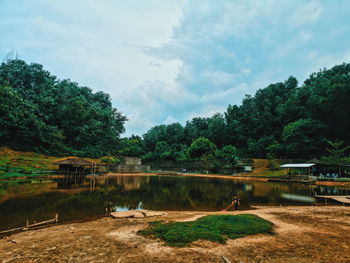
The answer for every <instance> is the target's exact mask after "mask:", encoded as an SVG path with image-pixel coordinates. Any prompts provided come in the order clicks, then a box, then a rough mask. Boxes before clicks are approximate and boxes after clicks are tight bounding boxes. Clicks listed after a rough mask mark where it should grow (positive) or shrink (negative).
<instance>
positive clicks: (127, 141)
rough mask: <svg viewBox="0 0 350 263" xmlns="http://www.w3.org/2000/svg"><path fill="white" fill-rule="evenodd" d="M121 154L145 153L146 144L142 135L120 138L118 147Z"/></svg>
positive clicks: (130, 155)
mask: <svg viewBox="0 0 350 263" xmlns="http://www.w3.org/2000/svg"><path fill="white" fill-rule="evenodd" d="M118 149H119V150H118V154H119V155H120V156H129V157H138V158H140V157H141V156H143V155H144V154H145V146H144V143H143V140H142V138H141V137H140V136H136V135H132V136H131V137H130V138H123V139H121V140H120V143H119V147H118Z"/></svg>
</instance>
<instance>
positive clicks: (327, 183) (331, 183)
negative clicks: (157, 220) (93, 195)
mask: <svg viewBox="0 0 350 263" xmlns="http://www.w3.org/2000/svg"><path fill="white" fill-rule="evenodd" d="M161 175H164V176H192V177H203V178H221V179H228V180H247V181H249V180H253V181H262V182H282V183H300V184H310V185H322V186H345V187H350V181H348V182H334V181H306V180H303V181H295V180H290V179H281V178H274V177H262V176H249V175H247V176H243V175H240V174H238V175H237V176H236V175H223V174H189V173H176V172H158V173H146V172H140V173H106V174H102V175H95V176H97V177H117V176H118V177H119V176H161ZM95 176H92V175H88V176H86V178H94V177H95ZM60 178H64V175H47V176H22V177H9V178H0V182H11V181H15V180H35V179H60Z"/></svg>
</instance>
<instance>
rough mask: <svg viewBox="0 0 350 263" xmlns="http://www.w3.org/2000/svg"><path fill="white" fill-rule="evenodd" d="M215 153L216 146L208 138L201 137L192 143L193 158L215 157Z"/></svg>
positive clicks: (191, 153)
mask: <svg viewBox="0 0 350 263" xmlns="http://www.w3.org/2000/svg"><path fill="white" fill-rule="evenodd" d="M215 151H216V146H215V144H213V143H212V142H211V141H210V140H209V139H207V138H204V137H199V138H198V139H196V140H194V141H193V142H192V143H191V145H190V149H189V154H190V156H191V157H192V158H201V157H203V156H208V155H214V154H215Z"/></svg>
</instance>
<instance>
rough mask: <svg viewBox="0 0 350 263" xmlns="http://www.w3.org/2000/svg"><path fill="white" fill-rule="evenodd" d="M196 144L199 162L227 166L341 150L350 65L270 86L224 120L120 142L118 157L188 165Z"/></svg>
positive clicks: (349, 120)
mask: <svg viewBox="0 0 350 263" xmlns="http://www.w3.org/2000/svg"><path fill="white" fill-rule="evenodd" d="M198 138H200V139H198ZM198 141H200V142H201V143H202V148H201V149H202V153H204V155H203V156H206V157H208V156H210V155H213V156H215V157H219V158H221V159H224V160H227V161H230V160H231V161H232V160H234V159H235V156H237V155H238V156H241V157H255V158H298V159H305V160H308V159H312V158H318V157H320V156H322V155H325V154H327V153H328V152H327V151H326V148H327V147H328V146H329V143H328V142H329V141H344V143H343V144H342V143H338V144H339V145H338V148H339V149H340V150H341V149H342V148H341V147H342V145H343V146H344V145H349V144H350V64H342V65H338V66H335V67H333V68H332V69H329V70H326V69H324V70H320V71H319V72H317V73H313V74H311V75H310V77H309V78H308V79H306V80H305V81H304V83H303V84H302V85H300V86H299V85H298V81H297V79H296V78H294V77H289V78H288V79H287V80H286V81H284V82H279V83H274V84H270V85H269V86H267V87H265V88H263V89H260V90H258V91H257V92H256V93H255V95H254V96H250V95H246V96H245V98H244V99H243V101H242V104H241V105H240V106H237V105H229V106H228V108H227V110H226V112H224V113H223V114H221V113H217V114H215V115H213V116H212V117H209V118H199V117H196V118H193V119H192V120H189V121H187V122H186V124H185V126H182V125H181V124H179V123H174V124H170V125H158V126H155V127H153V128H151V129H150V130H149V131H148V132H147V133H145V134H144V135H143V137H142V138H141V137H138V136H131V137H130V138H124V139H123V140H122V145H123V146H122V153H123V154H125V155H134V156H143V158H144V159H145V160H149V161H154V160H173V161H179V160H187V159H191V158H196V157H197V158H198V157H199V155H201V154H198V151H197V153H196V154H194V152H196V150H195V149H196V148H198ZM204 141H205V143H204ZM343 149H345V148H343Z"/></svg>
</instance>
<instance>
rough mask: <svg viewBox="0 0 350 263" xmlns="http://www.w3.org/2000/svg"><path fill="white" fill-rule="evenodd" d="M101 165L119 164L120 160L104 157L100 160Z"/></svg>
mask: <svg viewBox="0 0 350 263" xmlns="http://www.w3.org/2000/svg"><path fill="white" fill-rule="evenodd" d="M101 162H102V163H108V164H119V163H121V160H120V159H119V158H117V157H114V156H105V157H102V158H101Z"/></svg>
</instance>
